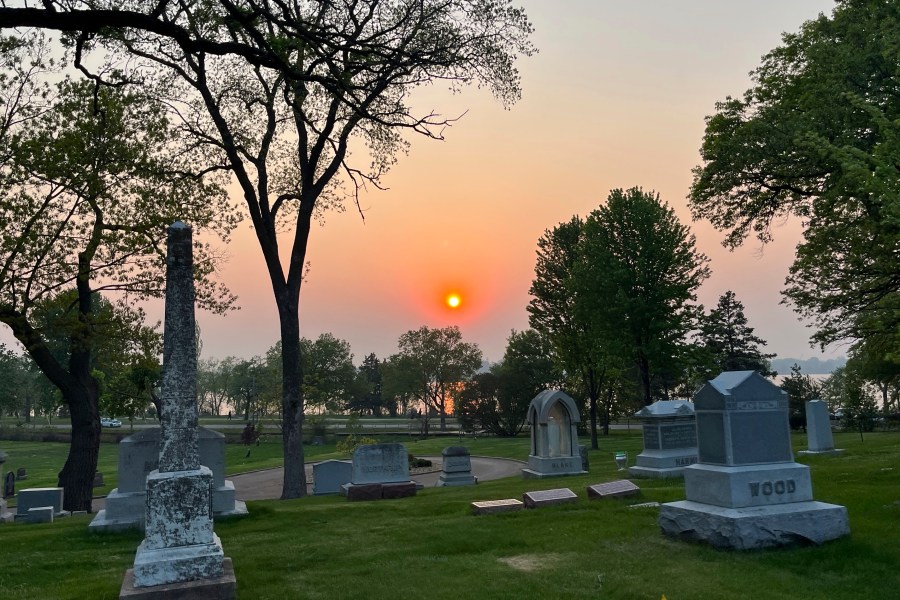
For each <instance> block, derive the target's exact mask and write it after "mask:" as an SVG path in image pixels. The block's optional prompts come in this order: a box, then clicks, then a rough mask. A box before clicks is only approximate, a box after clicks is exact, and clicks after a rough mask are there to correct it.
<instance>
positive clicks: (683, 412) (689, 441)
mask: <svg viewBox="0 0 900 600" xmlns="http://www.w3.org/2000/svg"><path fill="white" fill-rule="evenodd" d="M634 416H635V417H636V418H638V419H640V420H641V422H642V427H643V433H644V450H643V451H642V452H641V453H640V454H638V455H637V457H636V458H635V465H634V466H633V467H629V469H628V473H629V475H631V476H632V477H659V478H669V477H681V476H682V474H683V472H684V468H685V467H687V466H688V465H692V464H694V463H695V462H697V423H696V420H695V417H694V403H693V402H689V401H687V400H660V401H658V402H654V403H653V404H651V405H650V406H645V407H644V408H642V409H641V410H639V411H638V412H637V413H636V414H635V415H634Z"/></svg>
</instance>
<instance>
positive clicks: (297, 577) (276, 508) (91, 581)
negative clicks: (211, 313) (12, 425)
mask: <svg viewBox="0 0 900 600" xmlns="http://www.w3.org/2000/svg"><path fill="white" fill-rule="evenodd" d="M615 433H616V435H614V436H611V438H601V441H600V443H601V448H602V449H601V450H598V451H592V452H591V453H590V457H591V473H590V475H589V476H583V477H567V478H563V479H553V480H542V481H534V480H530V481H525V480H522V479H520V478H517V477H516V478H510V479H505V480H500V481H492V482H483V483H481V484H479V485H477V486H474V487H465V488H427V489H425V490H422V491H421V492H420V493H419V495H417V496H416V497H414V498H406V499H402V500H386V501H381V502H368V503H348V502H347V501H346V500H344V499H342V498H338V497H332V496H325V497H312V498H303V499H300V500H292V501H278V500H267V501H261V502H250V503H249V509H250V515H249V516H248V517H245V518H241V519H234V520H228V521H222V522H219V523H216V532H217V533H218V534H219V536H220V537H221V539H222V542H223V545H224V548H225V554H226V555H227V556H230V557H231V558H232V559H233V560H234V566H235V573H236V576H237V582H238V596H239V597H240V598H259V599H267V598H271V599H278V600H283V599H287V598H300V597H302V598H312V599H318V598H322V599H325V598H329V599H330V598H388V597H390V598H394V597H409V598H436V599H441V598H447V599H453V600H457V599H458V598H490V599H503V598H510V599H512V598H516V599H519V598H603V599H607V598H612V599H632V598H634V599H648V600H659V598H660V597H661V596H662V595H663V594H665V595H666V598H667V599H668V600H695V599H699V600H704V599H711V600H712V599H716V600H718V599H721V598H728V599H731V598H747V599H750V598H752V599H754V600H757V599H780V598H790V599H792V600H793V599H810V600H812V599H815V600H819V599H821V598H828V599H837V600H842V599H846V600H851V599H854V600H855V599H858V598H879V599H881V598H891V597H897V590H898V589H900V569H898V567H897V566H898V565H900V543H898V542H900V465H898V460H897V458H898V456H900V434H897V433H876V434H870V435H867V436H866V438H865V441H864V442H860V440H859V438H858V436H854V435H853V434H836V436H835V437H836V444H837V446H838V447H842V448H846V449H847V452H846V453H845V454H844V455H843V456H840V457H833V458H827V457H815V458H806V457H800V459H799V460H800V462H804V463H806V464H809V465H810V467H811V468H812V477H813V489H814V491H815V497H816V499H817V500H821V501H824V502H834V503H837V504H843V505H845V506H847V508H848V510H849V514H850V526H851V529H852V532H853V533H852V535H851V536H850V537H849V538H845V539H842V540H836V541H833V542H829V543H827V544H824V545H822V546H817V547H816V546H811V547H800V548H792V549H781V550H771V551H756V552H729V551H719V550H714V549H711V548H708V547H706V546H703V545H699V544H687V543H681V542H677V541H674V540H670V539H667V538H665V537H663V536H662V535H661V534H660V533H659V528H658V526H657V511H656V510H655V509H646V508H639V509H630V508H628V505H629V504H630V503H633V502H647V501H658V502H667V501H673V500H678V499H682V498H683V497H684V494H683V487H682V484H681V482H680V481H678V480H675V481H672V480H669V481H663V480H637V481H638V484H639V485H640V486H641V488H642V493H641V496H640V497H639V498H638V499H636V500H629V501H624V502H623V501H588V500H587V499H586V494H585V487H586V486H587V485H589V484H593V483H598V482H602V481H609V480H612V479H616V478H619V476H620V474H619V473H618V472H617V471H616V470H615V465H614V463H613V460H612V457H613V455H614V453H615V451H617V450H626V451H628V452H629V455H630V456H631V457H633V456H634V453H636V452H637V451H638V450H639V449H640V437H639V436H638V435H636V432H631V433H630V434H629V433H627V432H615ZM448 443H450V440H449V439H442V440H427V441H420V442H415V443H407V448H408V449H409V450H410V452H412V453H413V454H419V455H428V454H436V453H438V452H439V451H440V448H442V447H443V446H446V445H448ZM452 443H456V441H454V442H452ZM464 443H465V445H469V448H470V450H471V451H472V452H473V453H474V454H495V455H501V456H514V457H517V458H523V455H522V454H521V451H522V449H523V448H524V449H525V452H526V453H527V440H525V439H524V438H521V439H516V440H498V439H488V438H481V439H478V440H466V441H465V442H464ZM804 445H805V440H804V439H803V438H802V437H800V436H798V437H795V440H794V447H795V448H802V447H804ZM275 446H276V445H275V444H272V447H271V448H269V447H267V445H266V444H263V445H261V446H259V447H253V448H252V449H251V457H254V456H255V455H257V454H259V455H263V456H259V460H260V461H262V462H265V461H268V460H272V459H274V458H275V457H276V455H275V454H270V453H271V452H274V451H275ZM228 450H229V453H231V452H232V450H237V451H240V450H243V451H244V452H246V448H245V447H241V446H229V447H228ZM279 450H280V448H279ZM307 450H309V451H310V453H312V452H319V451H321V454H319V455H318V456H328V455H329V454H331V453H334V449H333V447H327V446H325V447H310V446H307ZM7 451H8V450H7ZM33 451H35V452H36V453H40V452H37V450H34V449H33ZM229 456H231V454H229ZM229 460H230V458H229ZM231 470H232V468H231V467H229V471H231ZM563 486H565V487H569V488H570V489H572V490H573V491H575V492H576V493H577V494H578V495H579V498H580V500H579V502H578V503H576V504H570V505H565V506H558V507H552V508H545V509H541V510H535V511H522V512H518V513H511V514H506V515H494V516H479V517H474V516H472V515H471V514H470V512H469V503H470V502H472V501H474V500H487V499H499V498H520V497H521V495H522V493H523V492H525V491H528V490H535V489H548V488H553V487H563ZM89 520H90V516H81V517H70V518H67V519H61V520H58V521H56V522H55V523H52V524H47V525H24V524H12V525H3V526H0V564H2V565H3V568H2V569H0V598H2V599H5V598H17V599H18V598H22V599H24V598H29V599H31V598H42V599H55V598H90V599H92V600H102V599H112V598H116V597H117V594H118V590H119V587H120V585H121V581H122V576H123V574H124V572H125V570H126V569H127V568H129V567H130V566H131V565H132V563H133V560H134V551H135V549H136V547H137V545H138V543H139V542H140V540H141V535H140V534H138V533H106V534H90V533H88V531H87V523H88V522H89Z"/></svg>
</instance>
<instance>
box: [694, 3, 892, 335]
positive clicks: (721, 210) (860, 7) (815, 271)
mask: <svg viewBox="0 0 900 600" xmlns="http://www.w3.org/2000/svg"><path fill="white" fill-rule="evenodd" d="M898 25H900V4H898V3H897V2H871V1H868V0H838V1H837V2H836V7H835V10H834V13H833V14H832V15H831V16H830V17H829V16H824V15H822V16H819V18H817V19H815V20H812V21H808V22H806V23H804V24H803V25H802V26H801V28H800V30H799V31H798V32H797V33H792V34H785V35H784V36H783V43H782V45H781V46H779V47H777V48H775V49H774V50H772V51H771V52H770V53H768V54H767V55H765V56H764V57H763V59H762V63H761V64H760V66H759V67H758V68H757V69H756V70H755V71H753V72H752V74H751V76H752V78H753V81H754V85H753V87H751V88H750V89H749V90H747V91H746V92H744V94H743V97H741V98H732V97H727V98H726V100H725V101H723V102H720V103H718V104H717V105H716V113H715V114H714V115H712V116H711V117H708V119H707V125H706V133H705V135H704V138H703V145H702V147H701V150H700V152H701V156H702V159H703V164H702V165H701V166H699V167H697V168H696V169H695V170H694V182H693V185H692V187H691V192H690V197H689V199H690V205H691V209H692V211H693V214H694V217H695V218H697V219H701V218H702V219H709V220H710V222H712V224H713V225H714V226H716V227H717V228H718V229H720V230H723V231H726V232H727V234H728V235H727V237H726V239H725V244H726V245H728V246H731V247H734V246H737V245H739V244H740V243H742V241H743V240H744V239H745V238H746V237H747V236H748V235H750V234H751V233H752V234H755V235H756V236H757V237H758V238H759V240H761V241H762V242H764V243H765V242H768V241H769V240H771V239H772V235H773V230H772V224H773V223H777V222H778V221H779V220H780V219H782V218H784V217H786V216H789V215H793V216H796V217H799V218H800V219H801V220H802V222H803V224H804V226H805V230H804V234H803V235H804V239H803V242H802V243H801V244H800V245H799V246H798V247H797V255H796V259H795V261H794V264H793V266H792V267H791V271H790V276H789V277H788V279H787V287H786V289H785V291H784V294H785V296H786V297H787V299H788V300H789V301H790V302H791V303H793V304H794V306H795V307H796V309H797V310H798V311H799V312H800V313H801V314H803V315H805V316H808V317H811V318H814V319H815V320H816V322H817V324H818V327H819V330H818V332H817V333H816V334H815V335H814V336H813V339H814V340H815V341H817V342H820V343H822V344H826V343H829V342H832V341H836V340H841V339H851V340H852V339H863V338H865V337H866V336H867V335H869V334H872V333H874V334H882V333H885V332H893V331H896V328H897V326H898V325H900V295H898V292H900V269H898V262H897V256H896V250H897V247H898V244H900V228H898V227H897V225H896V223H897V219H898V216H900V193H898V190H900V98H898V95H897V93H896V87H897V80H898V79H900V60H898V59H897V48H898V47H900V26H898Z"/></svg>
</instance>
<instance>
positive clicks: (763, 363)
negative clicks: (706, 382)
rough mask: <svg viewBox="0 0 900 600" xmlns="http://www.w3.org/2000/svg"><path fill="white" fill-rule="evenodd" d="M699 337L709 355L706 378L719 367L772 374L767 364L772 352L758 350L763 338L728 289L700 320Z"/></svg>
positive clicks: (717, 372)
mask: <svg viewBox="0 0 900 600" xmlns="http://www.w3.org/2000/svg"><path fill="white" fill-rule="evenodd" d="M699 337H700V343H701V345H702V347H703V348H704V350H705V351H706V352H707V354H708V355H709V358H710V370H709V372H708V376H709V377H707V378H712V377H715V376H716V375H718V374H719V373H721V372H722V371H758V372H759V374H760V375H762V376H764V377H773V376H775V374H776V373H775V372H774V371H772V367H771V365H770V364H769V359H771V358H774V357H775V355H774V354H764V353H763V352H762V350H761V349H760V346H765V345H766V342H765V340H763V339H762V338H760V337H759V336H756V335H754V334H753V328H752V327H750V326H749V325H748V324H747V317H746V316H745V315H744V305H743V304H742V303H741V301H740V300H738V299H737V298H736V297H735V295H734V292H732V291H731V290H728V291H727V292H725V293H724V294H722V296H721V297H719V303H718V304H717V305H716V308H714V309H712V311H710V313H709V316H707V317H706V319H704V320H703V322H702V323H701V325H700V336H699Z"/></svg>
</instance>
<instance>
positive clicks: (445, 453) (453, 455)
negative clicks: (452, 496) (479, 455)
mask: <svg viewBox="0 0 900 600" xmlns="http://www.w3.org/2000/svg"><path fill="white" fill-rule="evenodd" d="M441 459H442V460H443V464H442V465H441V475H440V477H439V478H438V483H437V484H438V486H454V485H475V484H476V483H478V482H477V481H476V480H475V476H474V475H472V459H471V457H470V456H469V449H468V448H466V447H465V446H448V447H447V448H444V449H443V450H442V451H441Z"/></svg>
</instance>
